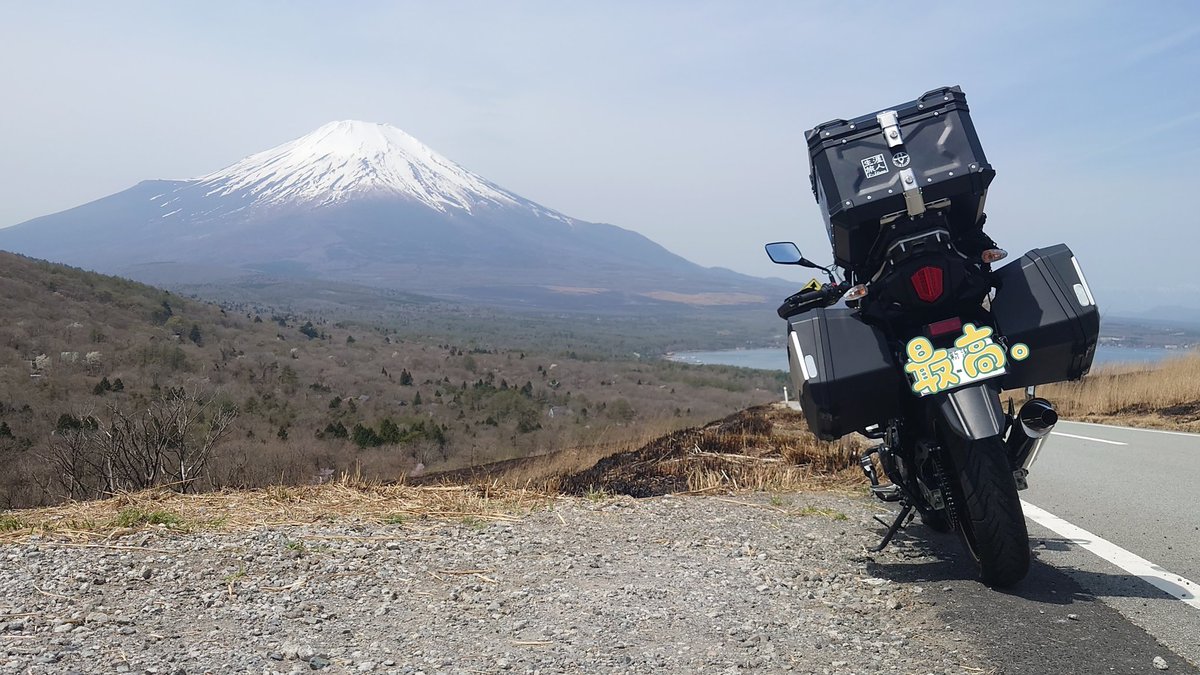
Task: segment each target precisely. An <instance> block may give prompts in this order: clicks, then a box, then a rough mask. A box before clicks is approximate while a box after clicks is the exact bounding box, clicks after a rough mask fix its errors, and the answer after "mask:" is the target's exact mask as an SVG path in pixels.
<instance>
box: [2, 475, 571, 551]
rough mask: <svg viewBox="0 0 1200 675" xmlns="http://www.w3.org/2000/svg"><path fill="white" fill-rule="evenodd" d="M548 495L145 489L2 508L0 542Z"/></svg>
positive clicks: (378, 519)
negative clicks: (92, 498) (84, 499)
mask: <svg viewBox="0 0 1200 675" xmlns="http://www.w3.org/2000/svg"><path fill="white" fill-rule="evenodd" d="M549 503H550V497H549V496H548V495H545V494H539V493H535V492H532V491H529V490H517V489H511V488H503V487H498V486H479V485H462V486H438V487H413V486H404V485H380V484H373V483H367V482H363V481H360V480H356V479H354V478H352V477H343V478H342V479H341V480H337V481H334V482H332V483H327V484H325V485H315V486H305V487H288V486H272V487H268V488H263V489H259V490H242V491H222V492H209V493H203V494H189V495H184V494H179V493H176V492H171V491H169V490H148V491H144V492H138V493H131V494H122V495H118V496H116V497H112V498H110V499H103V500H96V501H88V502H75V503H70V504H63V505H60V506H53V507H47V508H39V509H27V510H22V511H10V512H7V513H5V514H3V515H0V542H5V541H14V540H21V539H24V538H26V537H28V536H29V535H33V534H43V535H46V534H50V535H55V536H56V537H61V538H64V539H68V540H84V541H88V540H93V541H94V540H97V539H101V540H111V539H116V538H118V537H121V536H124V535H127V534H132V533H135V532H138V531H141V530H147V529H152V530H153V529H158V530H163V529H165V530H174V531H192V530H202V529H231V530H242V529H249V528H253V527H263V526H281V525H305V524H311V523H321V522H335V521H345V520H349V521H353V522H365V523H375V524H390V525H402V524H403V525H406V526H413V525H415V524H416V523H419V522H421V521H430V520H432V521H458V522H471V523H485V522H494V521H515V520H518V519H519V517H520V514H522V513H527V512H529V511H530V510H531V509H534V508H538V507H540V506H545V505H547V504H549Z"/></svg>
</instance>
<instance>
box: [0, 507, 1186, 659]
mask: <svg viewBox="0 0 1200 675" xmlns="http://www.w3.org/2000/svg"><path fill="white" fill-rule="evenodd" d="M786 503H787V507H786V508H779V507H777V506H776V504H777V502H775V503H772V502H771V500H770V499H769V497H768V496H767V495H741V496H738V497H737V498H735V499H727V498H716V497H699V496H697V497H676V496H666V497H655V498H649V499H642V500H634V499H630V498H611V499H606V500H601V501H595V500H590V499H583V498H562V499H559V500H556V501H555V502H554V503H553V504H552V505H551V507H550V508H538V509H536V510H533V511H532V512H529V513H523V514H518V517H517V518H514V519H513V520H511V521H509V520H502V521H498V522H492V523H488V522H484V523H483V524H480V523H478V522H477V521H471V522H470V523H463V522H455V521H438V520H431V519H428V520H422V519H420V518H416V519H413V520H412V522H410V523H406V524H404V525H395V524H392V525H379V524H373V523H366V522H359V521H355V520H350V519H344V520H340V521H336V522H332V523H330V522H321V523H314V524H308V525H296V526H280V527H262V528H257V529H251V530H243V531H234V532H221V531H211V530H199V531H194V532H187V533H178V532H169V531H161V532H159V531H156V532H154V533H153V536H152V537H151V536H150V535H147V534H146V533H133V534H130V535H126V536H125V537H118V538H114V539H111V540H105V541H104V542H102V543H100V542H98V546H97V547H93V548H82V547H78V546H58V545H56V541H55V540H54V539H53V538H47V537H31V538H29V539H27V540H24V541H19V542H10V543H5V544H0V559H2V560H6V561H8V564H5V565H0V621H4V622H6V623H3V625H2V626H0V635H7V636H9V638H10V639H6V640H0V673H5V672H21V673H35V674H41V673H55V674H58V673H68V672H88V673H90V672H114V671H117V670H123V671H125V672H136V673H171V674H172V675H186V673H204V672H213V673H296V672H311V671H313V670H323V671H326V672H364V673H365V672H379V673H397V674H405V675H417V674H418V673H450V674H459V673H461V674H464V675H465V674H467V673H472V672H506V673H507V672H511V673H522V674H531V673H538V674H540V675H555V674H563V673H591V672H603V673H698V672H703V673H716V674H725V673H741V672H744V671H751V672H766V673H774V672H798V673H841V672H850V671H853V672H859V673H863V672H870V673H880V674H901V673H914V672H916V673H939V674H940V673H949V672H964V667H965V666H969V668H971V669H978V668H985V669H987V668H994V666H995V664H988V663H981V662H980V660H979V656H978V653H970V650H969V649H968V648H967V645H965V644H963V643H961V642H958V641H957V640H959V639H961V638H958V637H957V636H954V637H953V638H950V637H946V635H945V634H944V632H943V631H940V630H929V628H930V627H931V626H941V625H943V624H944V621H939V620H938V618H937V615H936V614H935V609H934V605H935V604H936V603H934V602H931V601H930V600H927V599H925V598H922V597H921V596H919V595H918V591H919V589H915V588H913V587H910V586H908V585H907V584H904V583H899V582H895V581H888V580H884V579H879V578H876V577H874V576H873V575H872V574H871V573H870V571H869V570H870V568H871V567H870V566H871V563H872V562H878V561H881V560H887V559H888V556H893V557H894V558H895V559H896V560H900V559H901V557H900V556H902V555H904V553H903V550H899V551H897V550H889V551H886V552H884V553H881V554H875V555H873V556H867V555H865V553H864V547H865V546H870V545H873V544H874V543H875V542H876V541H877V538H878V536H879V533H878V528H877V527H875V526H874V525H873V524H872V522H871V520H870V517H871V515H872V514H873V513H874V512H875V511H874V509H873V505H872V504H870V502H867V501H863V500H859V499H854V498H848V497H840V496H835V495H830V494H824V493H814V494H796V495H789V496H788V501H787V502H786ZM824 510H832V512H838V513H841V514H845V515H846V519H840V518H839V519H837V520H835V519H832V518H828V517H825V516H821V515H812V514H813V512H814V511H824ZM65 543H69V542H65ZM926 596H928V594H926ZM1159 662H1162V663H1163V665H1166V664H1165V662H1163V661H1162V660H1161V659H1157V660H1156V661H1155V665H1156V667H1157V664H1158V663H1159Z"/></svg>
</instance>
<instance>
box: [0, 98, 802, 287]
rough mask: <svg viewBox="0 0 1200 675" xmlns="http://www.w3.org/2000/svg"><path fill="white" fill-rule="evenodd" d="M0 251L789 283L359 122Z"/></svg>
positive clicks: (121, 265) (204, 274)
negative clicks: (679, 249) (690, 255)
mask: <svg viewBox="0 0 1200 675" xmlns="http://www.w3.org/2000/svg"><path fill="white" fill-rule="evenodd" d="M0 248H4V249H7V250H11V251H14V252H17V253H22V254H25V255H30V256H34V257H38V258H46V259H48V260H52V261H55V262H63V263H67V264H70V265H74V266H78V267H83V268H87V269H93V270H96V271H101V272H107V273H112V274H118V275H122V276H127V277H132V278H135V279H138V280H142V281H149V282H152V283H158V284H161V285H165V286H168V287H171V286H178V285H183V284H197V283H207V284H211V283H218V284H220V283H235V282H240V281H245V280H247V279H253V278H256V277H268V278H304V279H313V280H327V281H336V282H348V283H353V284H361V285H366V286H372V287H378V288H386V289H395V290H403V291H410V292H417V293H424V294H429V295H436V296H441V297H450V298H477V299H487V300H505V299H508V300H515V301H518V302H520V303H523V304H529V303H533V304H539V303H545V302H548V303H549V304H550V305H556V304H565V303H564V302H562V301H565V300H568V299H572V298H573V299H575V300H578V299H580V298H583V297H587V296H594V297H592V299H593V300H597V299H599V298H601V297H603V298H607V299H608V300H610V301H614V302H617V303H620V304H630V303H634V304H638V303H641V304H647V303H648V304H655V303H685V304H697V305H705V304H709V305H713V304H715V305H724V304H730V305H747V304H759V303H763V302H768V301H770V300H774V299H776V298H777V297H780V294H781V293H780V292H781V290H784V289H785V287H784V288H781V286H780V285H777V282H775V281H772V280H766V279H758V278H754V277H749V276H745V275H741V274H736V273H734V272H731V271H729V270H724V269H720V268H704V267H701V266H699V265H696V264H694V263H691V262H689V261H687V260H685V259H684V258H681V257H679V256H677V255H675V254H673V253H671V252H670V251H668V250H666V249H665V248H663V247H662V246H659V245H658V244H656V243H654V242H652V241H651V240H649V239H647V238H646V237H644V236H642V235H640V234H637V233H635V232H632V231H630V230H626V229H622V228H619V227H616V226H613V225H607V224H599V223H590V222H586V221H582V220H578V219H575V218H571V217H569V216H566V215H564V214H562V213H559V212H558V211H555V210H553V209H550V208H547V207H545V206H541V205H540V204H537V203H535V202H532V201H530V200H528V199H525V198H523V197H521V196H519V195H516V194H514V193H512V192H509V191H508V190H505V189H504V188H502V187H500V186H498V185H496V184H495V183H492V182H490V181H488V180H487V179H485V178H483V177H481V176H479V175H477V174H475V173H472V172H471V171H468V170H467V169H464V168H463V167H461V166H459V165H457V164H455V163H454V162H452V161H450V160H449V159H446V158H445V157H443V156H441V155H439V154H438V153H436V152H434V151H433V150H432V149H430V148H429V147H428V146H426V145H424V144H422V143H421V142H420V141H418V140H417V139H415V138H413V137H412V136H410V135H408V134H407V133H405V132H403V131H401V130H400V129H397V128H396V127H393V126H390V125H386V124H373V123H367V122H357V121H342V122H332V123H329V124H326V125H324V126H322V127H320V128H319V129H317V130H316V131H313V132H312V133H310V134H308V135H306V136H303V137H301V138H298V139H296V140H293V141H290V142H287V143H284V144H283V145H280V146H278V147H275V148H272V149H270V150H267V151H265V152H260V153H257V154H254V155H250V156H249V157H246V158H245V159H243V160H241V161H239V162H237V163H235V164H232V165H230V166H228V167H226V168H224V169H221V170H219V171H216V172H213V173H210V174H207V175H204V176H200V177H198V178H194V179H190V180H148V181H143V182H141V183H138V184H137V185H135V186H133V187H131V188H129V189H127V190H124V191H122V192H119V193H116V194H113V195H110V196H108V197H104V198H102V199H99V200H96V201H93V202H90V203H88V204H84V205H82V206H78V207H75V208H73V209H69V210H67V211H62V212H60V213H55V214H52V215H48V216H43V217H40V218H35V219H33V220H29V221H26V222H24V223H20V224H18V225H14V226H12V227H9V228H5V229H0ZM556 299H557V300H558V301H559V302H555V300H556Z"/></svg>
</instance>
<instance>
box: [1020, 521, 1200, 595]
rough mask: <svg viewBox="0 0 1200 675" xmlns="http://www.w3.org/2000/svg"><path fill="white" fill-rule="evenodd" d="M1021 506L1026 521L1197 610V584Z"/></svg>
mask: <svg viewBox="0 0 1200 675" xmlns="http://www.w3.org/2000/svg"><path fill="white" fill-rule="evenodd" d="M1021 506H1022V507H1023V508H1024V509H1025V517H1026V518H1029V519H1030V520H1032V521H1033V522H1035V523H1037V524H1039V525H1041V526H1042V527H1044V528H1046V529H1048V530H1051V531H1053V532H1055V533H1057V534H1059V535H1061V536H1063V537H1066V538H1067V539H1069V540H1071V542H1073V543H1074V544H1076V545H1078V546H1079V547H1080V548H1084V549H1087V550H1088V551H1091V552H1092V553H1095V554H1096V555H1098V556H1100V557H1101V558H1103V559H1105V560H1107V561H1108V562H1110V563H1112V564H1114V565H1116V566H1117V567H1120V568H1121V569H1123V570H1125V571H1126V572H1129V573H1130V574H1132V575H1134V576H1135V577H1139V578H1140V579H1142V580H1143V581H1145V582H1146V583H1149V584H1151V585H1152V586H1154V587H1155V588H1157V589H1159V590H1161V591H1162V592H1164V593H1166V594H1167V595H1170V596H1171V597H1173V598H1175V599H1177V600H1182V601H1183V602H1184V603H1186V604H1188V605H1191V606H1192V607H1193V608H1195V609H1200V597H1197V596H1200V584H1197V583H1196V582H1194V581H1188V580H1187V579H1184V578H1183V577H1181V576H1179V575H1178V574H1172V573H1171V572H1168V571H1167V570H1164V569H1163V568H1161V567H1159V566H1158V565H1155V564H1154V563H1152V562H1150V561H1149V560H1146V559H1145V558H1143V557H1141V556H1139V555H1136V554H1134V553H1130V552H1129V551H1126V550H1125V549H1123V548H1121V547H1120V546H1117V545H1116V544H1114V543H1112V542H1111V541H1108V540H1107V539H1102V538H1101V537H1097V536H1096V535H1094V534H1092V533H1091V532H1088V531H1087V530H1085V529H1083V528H1081V527H1077V526H1075V525H1072V524H1071V523H1068V522H1067V521H1065V520H1063V519H1062V518H1059V517H1058V516H1056V515H1054V514H1053V513H1050V512H1048V511H1045V510H1043V509H1041V508H1039V507H1037V506H1034V505H1033V504H1030V503H1029V502H1027V501H1025V500H1024V499H1022V500H1021Z"/></svg>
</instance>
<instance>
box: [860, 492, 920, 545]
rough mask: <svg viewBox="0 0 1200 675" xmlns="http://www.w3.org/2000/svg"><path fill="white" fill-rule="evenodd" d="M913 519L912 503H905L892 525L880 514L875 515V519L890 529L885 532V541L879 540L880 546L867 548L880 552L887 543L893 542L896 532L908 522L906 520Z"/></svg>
mask: <svg viewBox="0 0 1200 675" xmlns="http://www.w3.org/2000/svg"><path fill="white" fill-rule="evenodd" d="M912 519H913V507H912V505H911V504H905V505H904V508H902V509H900V513H899V514H898V515H897V516H896V520H894V521H892V524H891V525H888V524H887V521H885V520H884V519H882V518H880V517H879V516H875V520H876V521H878V522H879V524H880V525H885V526H887V528H888V530H887V532H886V533H884V535H883V541H881V542H879V545H878V546H876V547H874V548H870V549H867V550H868V551H870V552H871V553H879V552H880V551H882V550H883V549H885V548H887V545H888V544H889V543H891V541H892V537H894V536H896V533H897V532H899V531H900V528H902V527H904V526H905V525H907V524H908V523H907V522H905V521H906V520H908V521H911V520H912Z"/></svg>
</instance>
